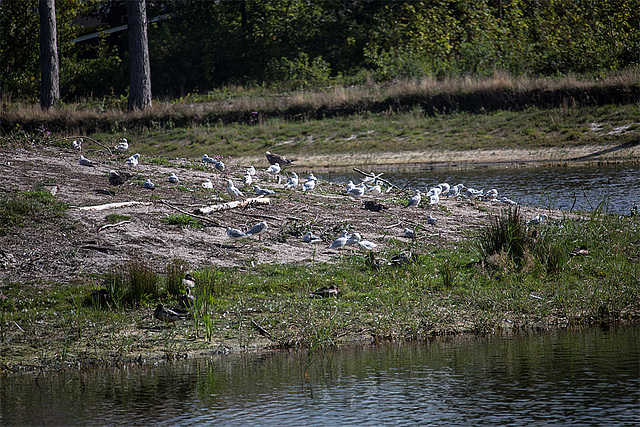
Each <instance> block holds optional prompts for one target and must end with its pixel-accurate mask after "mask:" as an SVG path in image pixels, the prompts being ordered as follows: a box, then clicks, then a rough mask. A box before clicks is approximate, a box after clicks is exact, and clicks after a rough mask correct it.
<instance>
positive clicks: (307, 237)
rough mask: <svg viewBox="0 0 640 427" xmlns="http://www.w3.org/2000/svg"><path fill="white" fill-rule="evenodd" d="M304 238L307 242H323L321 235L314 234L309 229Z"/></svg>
mask: <svg viewBox="0 0 640 427" xmlns="http://www.w3.org/2000/svg"><path fill="white" fill-rule="evenodd" d="M302 240H303V241H304V242H305V243H320V242H322V239H321V238H320V237H319V236H316V235H315V234H313V233H312V232H310V231H307V234H305V235H304V237H303V238H302Z"/></svg>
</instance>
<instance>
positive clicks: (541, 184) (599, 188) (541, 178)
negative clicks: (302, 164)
mask: <svg viewBox="0 0 640 427" xmlns="http://www.w3.org/2000/svg"><path fill="white" fill-rule="evenodd" d="M380 172H381V171H378V172H376V173H380ZM316 176H317V177H318V178H321V179H324V180H327V181H331V182H340V183H346V182H348V181H349V180H350V179H351V180H353V181H354V182H358V181H360V180H361V179H362V178H363V177H362V175H360V174H357V173H355V172H349V173H346V172H334V173H316ZM382 177H383V178H385V179H387V180H389V181H390V182H392V183H394V184H395V185H397V186H399V187H401V188H403V187H405V186H407V188H417V187H428V188H431V187H433V186H434V185H437V184H439V183H441V182H447V183H449V184H451V185H456V184H458V183H462V184H464V185H465V186H467V187H472V188H475V189H485V190H489V189H492V188H495V189H497V190H498V194H499V196H506V197H508V198H510V199H512V200H515V201H516V202H518V203H520V204H523V205H528V206H536V207H542V208H552V209H563V210H567V211H568V210H570V209H572V208H573V211H588V212H591V211H594V210H595V209H597V208H598V205H599V204H600V202H604V204H603V206H602V208H604V209H605V211H608V212H610V213H618V214H624V215H629V213H630V211H631V207H632V206H633V203H636V204H637V205H640V167H638V166H637V165H628V164H627V165H624V164H622V165H604V166H594V165H589V166H571V167H532V166H528V167H511V168H473V169H445V168H440V169H429V170H419V171H411V172H391V171H389V172H385V173H384V175H383V176H382Z"/></svg>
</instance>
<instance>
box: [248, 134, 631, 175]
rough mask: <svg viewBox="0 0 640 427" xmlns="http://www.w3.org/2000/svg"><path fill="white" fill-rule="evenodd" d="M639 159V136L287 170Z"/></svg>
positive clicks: (304, 164)
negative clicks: (621, 140)
mask: <svg viewBox="0 0 640 427" xmlns="http://www.w3.org/2000/svg"><path fill="white" fill-rule="evenodd" d="M638 161H640V139H638V140H636V141H634V142H632V143H627V144H623V145H583V146H579V147H575V146H574V147H545V148H535V149H526V148H491V149H477V150H438V151H436V150H424V151H401V152H379V153H352V154H348V155H345V154H321V155H311V156H306V157H298V158H295V161H294V163H293V164H292V165H291V166H290V167H289V169H290V170H297V171H306V170H310V169H313V170H315V171H318V169H322V170H325V171H332V172H339V171H344V170H351V169H352V168H353V167H358V168H366V170H367V171H399V172H402V171H412V170H420V169H437V168H463V169H464V168H474V167H520V166H542V165H560V166H569V165H582V164H590V163H626V162H638ZM235 163H237V164H240V165H245V164H246V165H249V164H254V165H262V164H266V160H265V159H264V157H263V156H247V157H238V158H236V159H235Z"/></svg>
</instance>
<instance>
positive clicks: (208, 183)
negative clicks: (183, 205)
mask: <svg viewBox="0 0 640 427" xmlns="http://www.w3.org/2000/svg"><path fill="white" fill-rule="evenodd" d="M202 188H207V189H209V190H210V189H212V188H213V182H211V180H210V179H207V180H205V181H204V182H203V183H202Z"/></svg>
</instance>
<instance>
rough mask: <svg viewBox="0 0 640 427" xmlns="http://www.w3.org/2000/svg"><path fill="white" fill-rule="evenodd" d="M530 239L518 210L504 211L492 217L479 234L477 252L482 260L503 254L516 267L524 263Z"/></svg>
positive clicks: (516, 208)
mask: <svg viewBox="0 0 640 427" xmlns="http://www.w3.org/2000/svg"><path fill="white" fill-rule="evenodd" d="M529 242H530V239H529V237H528V235H527V226H526V223H525V221H524V218H523V216H522V214H521V213H520V210H519V208H518V207H517V206H516V207H515V208H513V209H505V211H504V212H503V214H502V215H500V216H497V217H493V218H492V219H491V220H490V223H489V225H487V226H486V227H485V229H484V230H482V232H481V233H480V235H479V236H478V240H477V250H478V252H479V254H480V256H481V257H482V258H483V259H488V258H489V257H491V256H492V255H495V254H499V253H502V252H503V253H505V254H506V256H508V257H509V258H510V259H511V260H513V262H514V263H515V264H516V265H517V266H521V265H522V264H523V263H524V261H525V254H526V252H527V249H528V245H529Z"/></svg>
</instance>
